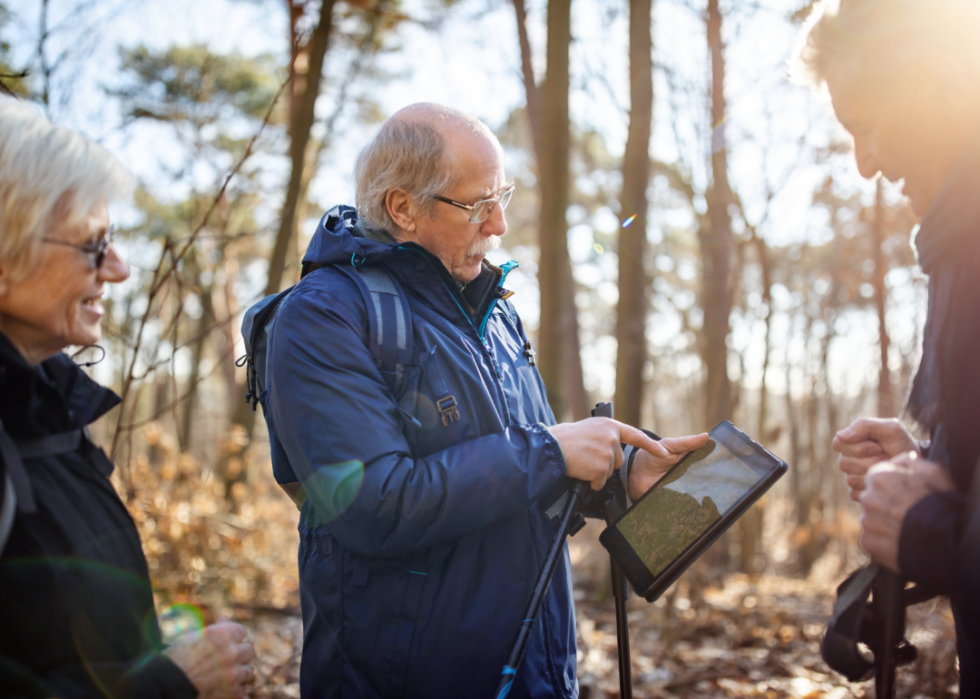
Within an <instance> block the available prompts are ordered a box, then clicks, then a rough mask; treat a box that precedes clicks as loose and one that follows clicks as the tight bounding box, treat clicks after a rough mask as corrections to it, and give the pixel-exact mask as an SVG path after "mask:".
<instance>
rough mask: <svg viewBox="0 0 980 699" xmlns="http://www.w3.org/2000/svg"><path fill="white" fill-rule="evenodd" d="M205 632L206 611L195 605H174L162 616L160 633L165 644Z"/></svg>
mask: <svg viewBox="0 0 980 699" xmlns="http://www.w3.org/2000/svg"><path fill="white" fill-rule="evenodd" d="M203 630H204V610H202V609H201V608H200V607H198V606H197V605H195V604H172V605H170V606H169V607H167V608H165V609H164V610H163V612H162V613H161V614H160V633H161V634H162V635H163V638H164V641H165V642H168V643H169V642H171V641H173V639H175V638H177V637H178V636H183V635H184V634H186V633H200V632H201V631H203Z"/></svg>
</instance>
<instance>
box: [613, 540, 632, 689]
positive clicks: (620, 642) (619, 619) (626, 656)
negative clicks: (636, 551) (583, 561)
mask: <svg viewBox="0 0 980 699" xmlns="http://www.w3.org/2000/svg"><path fill="white" fill-rule="evenodd" d="M609 562H610V564H611V565H612V588H613V595H614V596H615V598H616V649H617V651H618V652H619V696H620V698H621V699H633V668H632V667H631V665H632V660H631V658H630V623H629V616H628V612H627V610H626V602H627V600H628V599H629V586H628V583H627V582H626V577H625V576H624V575H623V571H622V570H621V569H620V567H619V564H617V563H616V561H614V560H612V558H611V557H610V559H609Z"/></svg>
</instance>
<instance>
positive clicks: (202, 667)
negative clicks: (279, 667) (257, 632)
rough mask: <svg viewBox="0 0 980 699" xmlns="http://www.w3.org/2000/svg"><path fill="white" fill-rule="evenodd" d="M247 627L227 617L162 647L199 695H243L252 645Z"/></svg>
mask: <svg viewBox="0 0 980 699" xmlns="http://www.w3.org/2000/svg"><path fill="white" fill-rule="evenodd" d="M247 635H248V631H246V630H245V627H244V626H242V625H241V624H234V623H232V622H230V621H228V620H227V619H226V618H224V617H222V619H221V620H220V621H219V622H218V623H217V624H212V625H211V626H208V627H206V628H205V629H204V630H203V631H201V632H195V633H188V634H184V635H183V636H180V637H178V638H177V640H176V641H174V642H173V643H172V644H171V645H170V647H169V648H167V650H165V651H164V653H166V654H167V655H168V656H170V659H171V660H173V661H174V664H175V665H177V667H179V668H180V669H181V670H182V671H183V673H184V674H185V675H187V679H189V680H190V681H191V684H193V685H194V686H195V687H196V688H197V692H198V694H197V696H198V699H244V697H245V685H246V684H247V683H248V681H249V679H251V676H252V668H251V666H250V665H248V663H249V662H250V661H251V660H252V658H254V657H255V649H254V648H253V647H252V644H251V643H247V642H246V641H245V637H246V636H247Z"/></svg>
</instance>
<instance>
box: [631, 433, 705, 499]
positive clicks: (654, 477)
mask: <svg viewBox="0 0 980 699" xmlns="http://www.w3.org/2000/svg"><path fill="white" fill-rule="evenodd" d="M707 441H708V433H707V432H704V433H702V434H694V435H690V436H688V437H670V438H665V439H661V440H660V442H659V443H660V446H662V447H663V448H664V449H665V450H666V452H667V455H666V456H660V455H656V454H653V453H652V452H649V451H639V452H637V453H636V456H635V457H634V459H633V465H632V466H630V473H629V487H628V488H627V493H628V495H629V498H630V500H633V501H636V500H639V499H640V498H641V497H642V496H643V494H644V493H645V492H647V491H648V490H650V488H652V487H653V485H654V484H655V483H656V482H657V481H659V480H660V479H661V478H663V477H664V474H665V473H667V471H669V470H670V467H671V466H673V465H674V464H676V463H677V462H678V461H680V460H681V457H682V456H684V454H686V453H688V452H689V451H694V450H695V449H698V448H699V447H702V446H704V445H705V444H706V443H707Z"/></svg>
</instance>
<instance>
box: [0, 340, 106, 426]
mask: <svg viewBox="0 0 980 699" xmlns="http://www.w3.org/2000/svg"><path fill="white" fill-rule="evenodd" d="M0 391H2V394H3V400H0V420H2V422H3V428H4V429H5V430H7V431H8V432H9V433H10V434H11V435H12V436H13V437H14V438H15V439H34V438H37V437H43V436H45V435H49V434H58V433H61V432H68V431H70V430H74V429H77V428H79V427H83V426H85V425H88V424H90V423H92V422H94V421H95V420H97V419H98V418H99V417H101V416H102V415H104V414H105V413H107V412H108V411H109V410H111V409H112V408H113V407H115V406H116V405H118V404H119V403H120V399H119V396H117V395H116V394H115V393H113V392H112V391H110V390H109V389H108V388H105V387H103V386H100V385H99V384H97V383H96V382H95V381H93V380H92V379H90V378H89V377H88V375H87V374H85V372H84V371H82V370H81V369H79V368H78V366H77V365H76V364H75V362H73V361H72V360H71V359H70V358H69V357H68V356H67V355H65V354H63V353H58V354H56V355H54V356H53V357H50V358H49V359H46V360H45V361H43V362H41V364H40V366H38V367H33V366H31V365H30V364H28V363H27V360H25V359H24V357H23V356H22V355H21V354H20V352H18V351H17V348H16V347H14V345H13V343H11V342H10V340H9V339H7V337H6V336H5V335H3V334H2V333H0Z"/></svg>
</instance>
